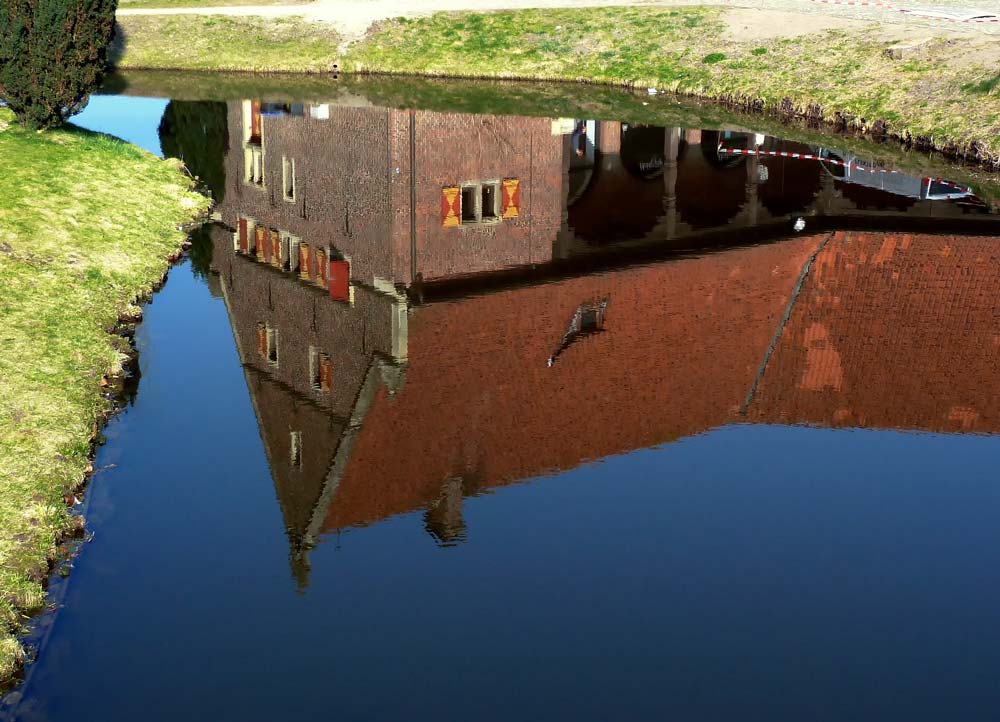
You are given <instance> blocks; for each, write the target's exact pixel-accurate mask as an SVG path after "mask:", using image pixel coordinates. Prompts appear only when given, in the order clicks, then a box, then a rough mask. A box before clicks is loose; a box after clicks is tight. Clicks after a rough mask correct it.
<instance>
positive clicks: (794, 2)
mask: <svg viewBox="0 0 1000 722" xmlns="http://www.w3.org/2000/svg"><path fill="white" fill-rule="evenodd" d="M873 1H874V0H873ZM828 3H829V4H824V3H820V2H815V1H814V0H766V1H765V0H726V1H725V2H723V3H716V4H722V5H725V6H726V7H730V8H732V11H731V12H730V13H728V17H727V21H728V25H729V29H730V33H731V34H732V35H733V36H734V37H738V38H739V39H741V40H754V39H761V40H765V39H771V38H778V37H795V36H799V35H806V34H810V33H815V32H821V31H823V30H829V29H852V28H853V29H859V30H860V29H861V28H870V27H871V24H872V23H873V22H876V23H880V24H884V25H886V26H888V27H891V29H892V30H891V32H892V34H893V36H895V37H904V38H905V37H921V36H922V37H926V36H928V35H934V36H937V37H943V36H946V37H960V36H965V37H969V36H979V37H982V36H984V35H987V36H988V35H997V34H1000V23H969V22H955V21H954V20H955V19H956V18H959V17H961V16H962V15H963V14H965V13H968V12H970V11H971V10H972V9H973V6H970V5H969V4H968V3H964V2H959V1H957V0H937V2H936V3H935V4H934V5H933V6H931V5H911V4H910V3H909V2H904V6H905V7H907V8H908V9H912V10H914V11H915V13H919V14H915V13H901V12H898V11H893V10H891V9H886V8H884V7H858V6H847V5H839V4H834V3H833V0H828ZM704 4H706V2H705V0H316V2H311V3H308V4H302V5H238V6H222V7H187V8H170V9H129V8H122V9H119V11H118V14H119V15H122V16H125V15H190V14H196V15H236V16H257V17H268V18H278V17H301V18H303V19H305V20H309V21H313V22H323V23H330V24H332V25H333V26H334V27H335V29H336V30H337V31H338V32H339V33H340V34H341V35H342V36H343V37H344V39H345V41H348V42H350V41H351V40H354V39H357V38H359V37H361V36H363V35H364V34H365V32H366V31H367V30H368V28H369V27H371V25H372V24H373V23H375V22H378V21H380V20H385V19H388V18H394V17H400V16H407V17H419V16H424V15H430V14H432V13H435V12H446V11H462V10H466V11H468V10H472V11H490V10H512V9H522V8H586V7H616V6H636V5H644V6H651V7H664V6H681V5H704ZM974 8H975V9H976V10H978V11H980V13H982V14H994V15H996V16H997V17H1000V0H981V1H980V2H978V3H976V4H975V6H974Z"/></svg>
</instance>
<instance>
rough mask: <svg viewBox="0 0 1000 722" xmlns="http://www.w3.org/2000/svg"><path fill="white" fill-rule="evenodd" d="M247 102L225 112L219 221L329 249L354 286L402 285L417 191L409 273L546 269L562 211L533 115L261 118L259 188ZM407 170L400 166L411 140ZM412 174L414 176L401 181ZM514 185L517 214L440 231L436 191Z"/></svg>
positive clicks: (558, 184)
mask: <svg viewBox="0 0 1000 722" xmlns="http://www.w3.org/2000/svg"><path fill="white" fill-rule="evenodd" d="M248 109H249V102H242V103H241V102H234V103H230V104H229V111H228V116H229V137H230V148H229V149H228V153H227V157H226V178H227V181H226V183H227V188H226V199H225V202H224V203H223V204H222V206H221V208H220V212H221V213H222V217H223V221H224V222H225V223H227V224H228V225H230V226H233V227H236V225H237V219H238V218H240V217H250V218H253V219H255V220H256V222H257V223H258V224H261V225H264V226H267V227H269V228H274V229H277V230H279V231H284V232H287V233H291V234H293V235H295V236H299V237H300V238H301V239H302V240H303V241H304V242H306V243H309V244H311V245H314V246H323V247H326V246H332V247H333V248H335V249H336V250H337V251H339V252H340V253H342V254H344V255H346V256H348V257H349V258H350V260H351V264H352V266H351V275H352V278H354V279H356V280H359V281H361V282H364V283H368V284H372V283H374V281H375V279H383V280H388V281H391V282H393V283H402V284H406V285H408V284H409V283H411V282H412V280H413V278H412V270H413V266H412V262H413V259H412V258H411V246H412V240H413V238H412V235H411V215H410V209H411V195H410V189H411V184H412V185H415V187H416V214H415V218H416V224H415V225H416V234H415V242H416V250H417V254H416V271H417V273H418V274H420V275H421V276H422V277H423V278H424V279H425V280H433V279H439V278H446V277H451V276H461V275H467V274H472V273H480V272H484V271H490V270H497V269H502V268H507V267H510V266H518V265H525V264H532V263H539V262H544V261H547V260H549V259H550V258H551V256H552V247H553V243H554V241H555V238H556V234H557V233H558V231H559V226H560V222H561V218H562V204H563V195H564V194H563V187H562V183H563V177H562V176H563V174H562V162H563V157H562V137H561V136H558V135H553V134H552V129H551V121H549V120H546V119H539V118H517V117H501V116H474V115H466V114H441V113H430V112H423V111H420V112H415V113H413V114H412V115H411V114H410V113H408V112H406V111H396V110H386V109H374V108H344V107H329V108H324V110H323V113H322V119H317V118H313V117H311V115H312V114H314V111H313V109H312V107H311V106H307V107H306V114H305V115H304V116H292V115H277V116H264V117H263V118H262V119H261V130H262V133H261V135H262V144H261V146H262V150H263V167H264V174H263V175H264V184H263V187H258V186H256V185H254V184H250V183H247V182H245V178H246V168H245V159H244V148H243V138H244V123H245V122H246V117H247V116H248V112H249V111H248ZM411 123H412V124H413V128H412V132H413V133H414V135H415V137H416V140H417V142H416V165H415V167H414V168H413V169H411V167H410V157H411V156H410V138H411ZM285 158H287V159H291V160H294V162H295V178H296V192H295V200H294V201H288V200H285V199H284V194H283V188H282V182H283V181H282V179H283V159H285ZM411 170H412V173H411ZM505 178H516V179H518V180H519V181H520V184H521V185H520V190H521V206H520V212H519V215H518V217H517V218H512V219H506V220H503V221H500V222H498V223H493V224H479V225H462V226H460V227H458V228H444V227H442V221H441V190H442V187H443V186H451V185H455V184H459V183H462V182H466V181H488V180H493V181H496V180H501V181H502V180H503V179H505Z"/></svg>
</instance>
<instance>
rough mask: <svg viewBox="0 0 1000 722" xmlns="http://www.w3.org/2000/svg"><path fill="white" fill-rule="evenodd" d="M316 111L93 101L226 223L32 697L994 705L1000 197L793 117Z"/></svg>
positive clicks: (425, 713)
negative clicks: (200, 190) (176, 164)
mask: <svg viewBox="0 0 1000 722" xmlns="http://www.w3.org/2000/svg"><path fill="white" fill-rule="evenodd" d="M274 95H275V96H276V97H277V98H278V99H277V100H271V99H269V98H268V97H248V98H240V99H227V100H220V101H204V100H198V101H185V100H172V101H170V102H166V101H165V100H162V101H161V100H155V99H142V98H133V97H126V96H113V97H112V96H108V97H103V98H100V99H99V101H98V103H96V104H95V106H94V107H93V109H92V111H88V112H87V113H85V114H84V115H83V116H82V117H81V119H80V123H81V124H82V125H85V126H87V127H91V128H95V129H99V130H107V131H109V132H115V133H118V134H120V135H124V136H125V137H129V138H131V139H133V140H135V141H136V142H139V143H141V144H142V145H144V147H146V148H147V149H149V150H151V151H153V152H157V151H161V150H162V152H163V153H165V154H167V155H173V156H180V157H183V158H184V159H185V161H186V162H187V164H188V165H189V167H190V168H191V169H192V171H193V172H195V173H196V174H198V175H199V177H200V178H201V179H202V180H203V181H204V183H205V185H206V188H207V189H208V190H209V191H210V192H211V193H212V194H213V195H214V197H215V199H216V200H217V203H218V205H217V207H216V213H215V220H214V222H213V223H212V224H210V225H208V226H206V227H204V228H202V229H200V230H199V231H197V232H195V234H194V235H193V237H192V240H193V243H194V245H193V248H192V251H191V254H190V257H189V258H188V259H187V260H186V261H185V262H184V263H182V264H181V265H179V266H178V267H176V268H174V270H173V271H172V272H171V274H170V277H169V281H168V283H167V284H166V286H165V287H164V289H163V290H162V291H161V292H159V293H158V294H157V295H156V296H155V298H154V301H153V302H152V303H151V304H150V305H149V306H148V307H147V309H146V315H145V321H144V322H143V323H142V324H141V325H140V326H139V329H138V333H137V343H138V348H139V351H140V366H141V378H140V381H139V385H138V393H137V396H136V398H135V399H134V402H133V403H132V404H131V406H130V407H129V408H128V409H127V410H126V411H125V412H124V413H123V414H121V415H120V416H118V417H117V418H115V419H114V420H113V421H112V422H111V423H110V425H109V426H108V428H107V432H106V433H107V443H106V444H105V445H104V446H102V447H101V448H100V450H99V453H98V456H97V460H96V463H95V466H96V468H98V470H99V471H98V473H97V474H96V475H95V477H94V480H93V483H92V485H91V486H90V488H89V490H88V497H89V500H88V504H89V506H88V510H87V519H88V528H89V530H90V531H91V533H92V534H93V539H92V541H90V542H89V543H88V544H86V545H85V547H84V550H83V552H82V553H81V554H80V556H79V557H78V558H76V560H75V562H74V566H73V570H72V573H71V575H70V577H69V580H68V582H67V584H66V586H65V589H64V594H63V595H62V597H61V602H60V608H59V609H58V611H57V612H56V613H55V614H54V615H52V616H51V617H50V618H49V619H48V620H47V624H48V625H49V626H50V629H49V631H48V632H47V634H46V635H43V636H39V637H37V639H38V640H43V641H44V643H42V642H41V641H39V642H38V643H39V644H40V645H41V647H40V649H38V650H37V652H38V660H37V661H36V662H34V663H33V664H31V665H30V666H29V667H28V669H27V671H26V680H25V682H24V684H22V685H21V687H20V688H18V689H17V690H15V692H14V693H13V694H12V695H10V696H8V698H7V700H6V703H5V704H6V706H5V709H6V711H7V713H8V714H9V716H10V717H11V718H13V719H17V720H24V721H25V722H27V721H29V720H31V721H38V722H41V721H43V720H44V721H48V722H61V721H63V720H71V719H72V720H101V721H104V722H107V721H111V720H130V721H131V720H238V721H241V722H249V721H255V720H261V721H265V720H268V721H272V720H325V719H338V720H407V721H410V720H425V719H438V720H504V721H507V720H546V721H549V720H595V721H596V720H640V719H684V720H733V719H740V720H768V721H773V720H784V719H787V720H793V719H794V720H803V719H808V720H838V721H841V720H845V719H854V720H857V719H879V720H885V719H962V720H977V719H983V720H985V719H991V718H992V717H993V715H994V713H995V710H996V709H997V703H998V702H1000V693H998V691H997V686H996V682H995V677H996V671H997V670H998V669H1000V625H998V624H997V609H998V608H1000V579H998V577H997V569H1000V523H998V520H1000V483H998V481H1000V480H998V474H997V465H998V460H1000V437H998V436H997V434H998V433H1000V374H998V371H1000V262H998V261H1000V226H998V225H997V223H998V221H1000V217H998V216H997V215H996V214H995V212H994V211H995V204H994V202H993V201H992V200H991V198H990V196H989V193H988V192H985V191H983V190H981V189H979V188H978V187H977V186H975V184H974V183H972V182H971V181H969V180H968V179H967V178H963V177H956V176H960V175H961V173H960V172H959V171H955V169H953V168H952V169H948V168H945V169H941V168H938V167H935V166H934V165H933V162H932V161H928V160H919V159H917V160H914V158H912V157H907V156H902V155H897V156H893V155H892V153H891V149H882V150H879V149H877V148H875V149H873V147H870V146H865V145H863V143H862V142H861V141H857V140H856V139H850V138H844V137H836V136H834V137H826V138H824V137H821V136H817V135H816V134H814V133H811V132H808V133H807V132H806V131H801V132H800V131H794V130H792V129H789V130H788V134H789V136H790V137H788V138H781V137H775V136H774V135H771V134H769V133H766V132H759V131H758V130H756V129H754V128H747V127H741V126H739V125H736V124H733V123H729V124H721V125H719V126H714V127H679V126H672V127H671V126H669V125H663V124H661V125H655V124H652V123H650V122H648V119H643V122H634V121H629V120H619V119H615V118H612V119H610V120H609V119H607V118H606V117H600V118H588V117H577V118H563V117H539V116H540V114H538V113H533V114H525V115H518V114H516V113H513V112H512V113H508V114H492V115H482V114H473V113H471V112H457V111H455V110H449V109H442V108H439V107H429V108H418V109H413V107H412V106H408V107H404V108H398V107H395V106H392V105H391V104H388V103H387V104H385V105H383V106H379V105H377V104H373V103H370V102H361V101H359V100H358V98H357V97H356V96H353V95H352V96H351V97H352V99H353V101H352V102H343V101H342V100H341V101H338V102H322V101H321V100H317V99H316V97H315V96H314V95H310V96H309V98H311V99H308V100H306V99H303V100H301V101H299V100H297V99H294V98H288V97H282V96H281V95H280V94H279V93H274ZM623 102H624V101H623ZM630 102H634V101H630ZM642 107H646V106H645V105H643V106H642ZM746 122H747V123H748V124H749V123H750V122H752V121H746ZM761 122H763V121H761Z"/></svg>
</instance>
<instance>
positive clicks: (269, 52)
mask: <svg viewBox="0 0 1000 722" xmlns="http://www.w3.org/2000/svg"><path fill="white" fill-rule="evenodd" d="M339 43H340V37H339V36H338V35H337V33H336V32H335V31H334V30H333V29H332V28H331V26H330V25H323V24H320V23H311V22H307V21H305V20H302V19H300V18H294V17H287V18H260V17H229V16H226V15H128V16H123V17H120V18H119V19H118V31H117V33H116V36H115V41H114V50H113V53H112V55H113V60H114V63H115V65H116V66H117V67H119V68H157V69H165V70H243V71H251V72H299V73H320V72H330V71H332V70H334V68H335V66H336V64H337V56H338V46H339Z"/></svg>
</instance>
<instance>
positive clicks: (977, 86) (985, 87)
mask: <svg viewBox="0 0 1000 722" xmlns="http://www.w3.org/2000/svg"><path fill="white" fill-rule="evenodd" d="M997 87H1000V73H997V74H996V75H995V76H993V77H992V78H990V79H988V80H981V81H980V82H978V83H966V84H965V85H963V86H962V90H964V91H966V92H967V93H976V94H977V95H987V94H989V93H992V92H993V91H994V90H996V89H997Z"/></svg>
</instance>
